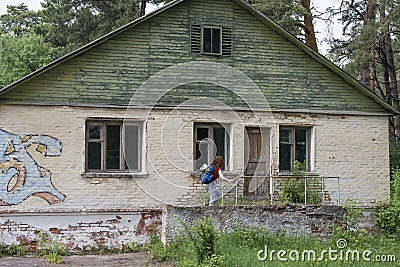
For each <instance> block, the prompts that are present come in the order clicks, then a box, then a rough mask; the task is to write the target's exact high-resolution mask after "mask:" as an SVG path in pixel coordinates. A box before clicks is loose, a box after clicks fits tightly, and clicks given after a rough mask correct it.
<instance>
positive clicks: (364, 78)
mask: <svg viewBox="0 0 400 267" xmlns="http://www.w3.org/2000/svg"><path fill="white" fill-rule="evenodd" d="M350 6H351V7H352V8H353V9H354V10H356V8H355V7H354V6H353V4H351V5H350ZM356 12H357V13H359V12H360V11H359V10H356ZM374 20H375V0H368V3H367V9H366V11H365V13H364V15H363V21H364V22H363V27H366V26H367V24H368V23H371V22H374ZM365 49H368V50H369V58H368V59H366V60H365V63H364V65H363V66H362V68H361V73H360V82H361V83H362V84H363V85H364V86H365V87H367V88H369V90H371V91H372V92H374V91H375V80H376V77H375V49H374V48H369V47H366V48H365Z"/></svg>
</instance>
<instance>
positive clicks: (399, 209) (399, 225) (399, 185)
mask: <svg viewBox="0 0 400 267" xmlns="http://www.w3.org/2000/svg"><path fill="white" fill-rule="evenodd" d="M375 219H376V221H377V223H378V226H379V228H380V229H381V231H382V232H383V233H384V234H386V235H387V236H392V237H395V238H398V239H400V169H399V168H397V169H395V170H394V171H393V172H392V181H391V190H390V203H383V204H382V205H381V206H379V207H378V208H377V213H376V215H375Z"/></svg>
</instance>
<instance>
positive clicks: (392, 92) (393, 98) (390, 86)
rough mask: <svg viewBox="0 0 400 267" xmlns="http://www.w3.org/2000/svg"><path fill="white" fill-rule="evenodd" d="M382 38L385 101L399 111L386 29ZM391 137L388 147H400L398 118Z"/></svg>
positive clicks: (382, 10) (382, 12)
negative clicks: (386, 95)
mask: <svg viewBox="0 0 400 267" xmlns="http://www.w3.org/2000/svg"><path fill="white" fill-rule="evenodd" d="M385 4H386V3H385V0H382V1H381V3H380V12H379V13H380V19H381V25H386V20H387V19H388V18H387V17H386V5H385ZM381 31H382V33H383V36H382V39H381V41H380V49H381V53H382V54H383V56H382V58H383V62H382V63H383V66H382V67H383V71H384V83H385V87H386V91H387V94H388V97H387V99H388V100H389V101H388V102H389V104H391V105H392V107H393V108H394V109H395V110H397V111H400V107H399V106H400V105H399V92H398V88H397V75H396V67H395V63H394V56H393V47H392V39H391V35H390V33H389V31H388V29H385V28H383V29H382V30H381ZM391 125H392V126H391V127H393V128H392V129H391V131H390V132H391V134H394V136H391V138H390V141H391V142H390V145H391V147H394V146H396V145H400V142H399V138H400V116H399V115H396V116H395V118H394V119H393V121H392V123H391Z"/></svg>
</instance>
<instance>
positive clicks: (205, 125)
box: [193, 122, 231, 171]
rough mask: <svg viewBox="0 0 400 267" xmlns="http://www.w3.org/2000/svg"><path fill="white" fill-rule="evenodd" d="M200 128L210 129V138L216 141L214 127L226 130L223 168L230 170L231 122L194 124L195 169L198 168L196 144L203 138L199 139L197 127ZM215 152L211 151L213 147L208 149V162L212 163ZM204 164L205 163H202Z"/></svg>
mask: <svg viewBox="0 0 400 267" xmlns="http://www.w3.org/2000/svg"><path fill="white" fill-rule="evenodd" d="M198 128H206V129H208V139H210V140H213V141H214V129H215V128H223V129H224V131H225V138H224V139H225V140H224V154H225V155H224V156H225V157H224V167H223V168H222V169H223V170H224V171H228V170H229V168H230V166H231V164H230V162H231V158H230V154H231V151H230V150H231V147H230V144H231V134H230V131H231V128H230V125H229V124H221V123H203V122H195V123H194V125H193V130H194V132H193V169H194V170H198V166H196V146H197V144H200V143H201V141H202V140H197V129H198ZM203 142H204V141H203ZM213 154H214V151H211V149H209V150H208V155H207V164H211V163H212V160H213V159H212V158H211V156H212V155H213ZM201 164H203V163H201Z"/></svg>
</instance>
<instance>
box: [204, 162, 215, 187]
mask: <svg viewBox="0 0 400 267" xmlns="http://www.w3.org/2000/svg"><path fill="white" fill-rule="evenodd" d="M200 178H201V182H202V183H203V184H209V183H211V182H213V181H214V180H215V179H214V166H213V165H210V166H208V171H207V172H204V173H201V175H200Z"/></svg>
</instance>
